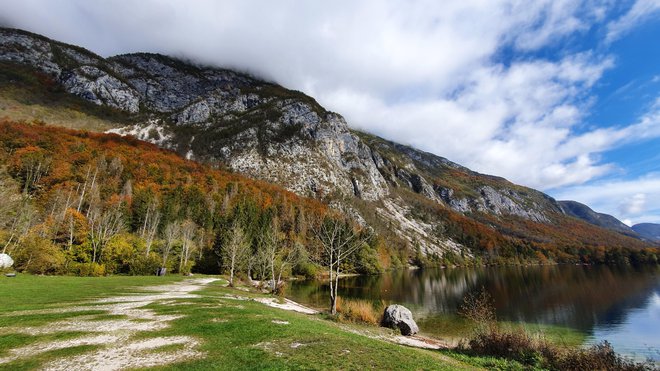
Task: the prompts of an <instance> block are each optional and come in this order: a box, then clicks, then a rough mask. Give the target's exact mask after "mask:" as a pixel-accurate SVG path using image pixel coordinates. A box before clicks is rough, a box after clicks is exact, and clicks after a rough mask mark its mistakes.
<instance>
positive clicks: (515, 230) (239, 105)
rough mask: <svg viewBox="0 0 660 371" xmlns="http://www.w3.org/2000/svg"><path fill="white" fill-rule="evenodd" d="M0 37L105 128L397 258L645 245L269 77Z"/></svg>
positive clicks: (5, 48)
mask: <svg viewBox="0 0 660 371" xmlns="http://www.w3.org/2000/svg"><path fill="white" fill-rule="evenodd" d="M0 33H1V34H2V41H1V42H0V51H1V52H2V53H1V54H0V61H2V62H3V63H9V64H12V65H15V64H19V65H22V66H31V67H32V68H34V69H35V70H37V71H39V72H40V73H44V74H46V75H48V76H50V77H51V78H52V79H53V82H52V83H53V84H59V85H60V86H62V88H63V89H64V90H65V91H66V92H68V93H70V94H73V95H75V96H77V97H79V98H81V99H83V100H86V101H88V102H92V103H93V104H96V105H98V106H107V107H110V108H112V109H115V110H118V111H121V112H124V113H125V114H126V117H127V119H126V120H125V121H128V122H132V124H129V125H125V126H121V127H114V128H112V129H110V130H109V131H110V132H113V133H117V134H122V135H127V134H130V135H133V136H135V137H137V138H138V139H142V140H145V141H149V142H152V143H155V144H157V145H159V146H161V147H164V148H168V149H172V150H174V151H176V152H177V153H179V154H180V155H181V156H183V157H186V158H188V159H193V160H196V161H200V162H205V163H209V164H213V165H214V166H226V167H227V168H229V169H232V170H234V171H237V172H240V173H243V174H246V175H248V176H251V177H254V178H259V179H263V180H266V181H269V182H273V183H277V184H280V185H282V186H284V187H285V188H286V189H289V190H291V191H293V192H295V193H297V194H299V195H301V196H307V197H313V198H317V199H322V200H325V201H327V202H328V203H330V204H332V205H335V206H336V207H337V208H340V209H342V210H344V211H345V212H346V213H349V214H350V215H352V216H354V218H355V219H357V220H358V221H359V222H360V223H362V224H369V226H371V227H372V228H375V229H376V230H377V231H378V232H379V233H381V234H383V235H385V236H389V238H390V240H388V241H389V242H390V243H392V244H395V245H398V246H400V247H401V249H402V251H406V253H405V254H404V253H402V259H406V258H407V257H409V256H410V255H415V254H416V251H419V252H420V255H421V256H422V257H423V258H425V259H426V258H429V257H431V258H433V259H435V260H436V261H444V260H446V259H445V258H446V257H447V256H450V257H451V258H452V259H459V260H464V259H468V260H469V259H474V258H475V257H478V256H481V255H483V254H485V255H484V256H486V257H487V258H488V259H497V258H498V257H500V256H501V255H502V254H504V255H505V256H507V259H508V258H513V257H514V256H515V255H516V254H520V253H519V252H518V253H513V251H518V250H521V249H522V250H525V249H526V248H527V247H525V246H528V245H530V244H531V246H530V247H529V249H530V251H527V252H525V253H524V254H526V255H525V256H528V257H530V258H531V257H533V256H536V253H535V252H534V251H541V250H542V251H546V250H547V249H548V248H549V247H552V249H556V248H559V249H568V248H569V247H567V246H566V245H576V246H579V245H587V246H591V247H593V248H596V247H598V246H601V245H602V246H619V247H625V246H628V245H630V246H634V247H644V246H646V245H644V244H643V243H641V242H640V241H638V240H635V239H631V238H630V237H629V236H623V235H620V234H618V233H617V234H616V235H612V234H610V231H607V230H603V229H600V228H597V227H594V226H593V225H591V226H587V225H583V224H580V223H581V222H578V221H577V219H574V218H573V217H572V216H571V215H568V214H566V213H565V211H564V210H563V209H562V207H561V206H560V204H559V203H558V202H557V201H556V200H554V199H553V198H552V197H550V196H548V195H546V194H544V193H542V192H539V191H536V190H533V189H531V188H527V187H523V186H519V185H515V184H513V183H511V182H509V181H508V180H506V179H504V178H500V177H496V176H490V175H484V174H479V173H477V172H474V171H472V170H469V169H467V168H465V167H463V166H461V165H458V164H456V163H453V162H451V161H449V160H447V159H445V158H442V157H439V156H436V155H433V154H430V153H427V152H423V151H419V150H416V149H414V148H412V147H409V146H404V145H401V144H398V143H394V142H391V141H387V140H385V139H382V138H378V137H376V136H374V135H371V134H367V133H361V132H358V131H355V130H352V129H350V128H349V126H348V124H347V123H346V120H344V118H343V117H342V116H341V115H339V114H336V113H333V112H330V111H327V110H325V109H324V108H323V107H322V106H321V105H319V104H318V102H316V100H314V99H313V98H311V97H309V96H307V95H305V94H303V93H300V92H297V91H292V90H288V89H285V88H283V87H281V86H279V85H277V84H273V83H271V82H265V81H260V80H258V79H256V78H255V77H252V76H248V75H246V74H243V73H239V72H234V71H230V70H227V69H222V68H205V67H199V66H195V65H191V64H189V63H186V62H185V61H181V60H177V59H174V58H171V57H167V56H162V55H159V54H148V53H132V54H124V55H118V56H114V57H110V58H107V59H103V58H101V57H99V56H97V55H96V54H94V53H91V52H89V53H85V52H83V51H84V49H82V48H77V47H73V46H71V47H69V46H67V45H66V44H62V43H58V42H55V41H52V40H48V39H47V38H43V37H40V38H39V37H37V38H32V36H30V35H32V34H29V33H24V32H21V31H16V30H8V29H0ZM81 50H83V51H81ZM379 225H380V227H379ZM566 226H571V227H572V228H573V229H574V231H566V230H563V229H566ZM594 228H596V229H594ZM466 231H470V232H466ZM591 234H597V235H599V236H600V237H598V238H595V239H594V238H593V237H590V236H589V235H591ZM617 236H620V237H617ZM497 244H500V245H502V246H505V245H506V246H510V247H503V248H502V249H501V250H511V251H507V252H506V253H502V252H501V251H500V250H498V249H500V247H498V246H494V245H497ZM493 251H494V252H493ZM524 254H523V255H524ZM543 254H545V253H543ZM404 255H406V256H404ZM544 256H545V258H548V259H550V260H555V259H559V257H558V256H561V255H557V254H554V253H553V254H548V255H544ZM458 257H460V258H458ZM443 259H444V260H443Z"/></svg>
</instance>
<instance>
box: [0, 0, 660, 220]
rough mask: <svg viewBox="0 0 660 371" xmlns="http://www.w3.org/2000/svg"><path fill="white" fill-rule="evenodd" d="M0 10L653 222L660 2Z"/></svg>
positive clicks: (39, 5)
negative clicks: (243, 73)
mask: <svg viewBox="0 0 660 371" xmlns="http://www.w3.org/2000/svg"><path fill="white" fill-rule="evenodd" d="M0 22H2V23H4V24H5V25H10V26H14V27H18V28H24V29H28V30H30V31H33V32H37V33H41V34H44V35H46V36H49V37H52V38H55V39H58V40H62V41H65V42H69V43H73V44H77V45H80V46H83V47H86V48H89V49H91V50H93V51H95V52H97V53H99V54H101V55H104V56H111V55H115V54H120V53H126V52H135V51H153V52H161V53H165V54H170V55H175V56H184V57H187V58H192V59H194V60H197V61H200V62H202V63H207V64H212V65H218V66H224V67H233V68H238V69H241V70H247V71H250V72H252V73H254V74H257V75H259V76H262V77H264V78H267V79H271V80H274V81H277V82H279V83H281V84H282V85H284V86H286V87H289V88H293V89H297V90H301V91H304V92H306V93H308V94H310V95H312V96H314V97H315V98H317V100H318V101H319V102H321V103H322V104H323V105H324V106H326V107H327V108H329V109H331V110H333V111H336V112H339V113H341V114H343V115H344V116H345V117H346V119H347V121H348V123H349V125H351V126H353V127H355V128H358V129H361V130H366V131H369V132H372V133H375V134H378V135H380V136H383V137H385V138H388V139H391V140H394V141H398V142H402V143H405V144H410V145H413V146H415V147H417V148H420V149H422V150H426V151H429V152H433V153H435V154H438V155H440V156H444V157H447V158H448V159H450V160H453V161H455V162H458V163H460V164H462V165H465V166H467V167H470V168H472V169H474V170H477V171H479V172H482V173H488V174H495V175H499V176H503V177H506V178H508V179H509V180H511V181H513V182H515V183H519V184H523V185H527V186H530V187H533V188H536V189H540V190H543V191H545V192H547V193H549V194H550V195H552V196H554V197H556V198H558V199H573V200H577V201H580V202H583V203H586V204H588V205H589V206H591V207H592V208H594V209H595V210H596V211H600V212H606V213H609V214H612V215H614V216H616V217H617V218H619V219H621V220H624V221H626V222H627V223H638V222H656V223H660V165H658V164H660V67H659V66H660V41H659V40H660V0H621V1H615V0H525V1H522V0H488V1H483V0H454V1H452V0H448V1H436V0H410V1H403V0H401V1H397V0H362V1H353V0H336V1H332V2H310V1H304V0H278V1H265V0H264V1H259V0H246V1H230V0H198V1H195V2H188V1H178V0H142V1H139V2H135V1H129V0H108V1H93V2H92V1H86V0H61V1H57V2H54V1H49V0H22V1H20V2H19V1H16V2H5V3H4V4H3V14H0Z"/></svg>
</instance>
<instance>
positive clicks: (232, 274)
mask: <svg viewBox="0 0 660 371" xmlns="http://www.w3.org/2000/svg"><path fill="white" fill-rule="evenodd" d="M234 257H235V256H234V255H233V254H232V256H231V267H230V268H229V286H231V287H234Z"/></svg>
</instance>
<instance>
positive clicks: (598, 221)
mask: <svg viewBox="0 0 660 371" xmlns="http://www.w3.org/2000/svg"><path fill="white" fill-rule="evenodd" d="M559 205H560V206H561V208H562V210H563V211H564V213H565V214H567V215H571V216H574V217H576V218H578V219H582V220H584V221H585V222H587V223H590V224H593V225H597V226H599V227H603V228H606V229H609V230H612V231H615V232H619V233H622V234H624V235H626V236H630V237H635V238H640V236H639V235H638V234H637V233H636V232H635V231H634V230H633V229H632V228H630V227H628V226H627V225H625V224H623V223H622V222H621V221H620V220H619V219H617V218H615V217H613V216H612V215H608V214H603V213H597V212H595V211H593V210H592V209H591V208H590V207H589V206H587V205H585V204H581V203H579V202H577V201H559Z"/></svg>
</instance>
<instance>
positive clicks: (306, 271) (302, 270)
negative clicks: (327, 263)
mask: <svg viewBox="0 0 660 371" xmlns="http://www.w3.org/2000/svg"><path fill="white" fill-rule="evenodd" d="M318 272H319V270H318V267H317V266H316V265H314V264H312V263H310V262H302V263H299V264H296V265H295V266H294V267H293V269H292V273H293V274H294V275H296V276H303V277H305V279H308V280H311V279H314V278H316V277H317V275H318Z"/></svg>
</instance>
